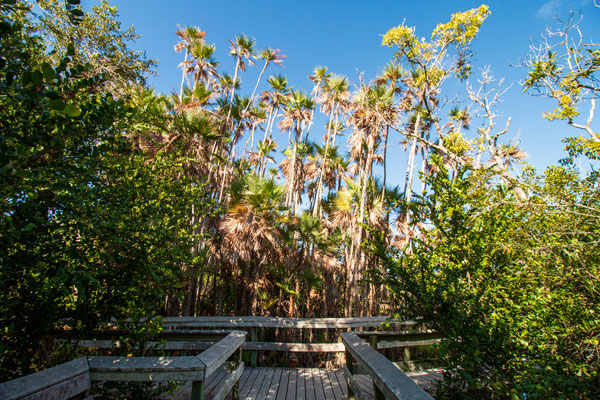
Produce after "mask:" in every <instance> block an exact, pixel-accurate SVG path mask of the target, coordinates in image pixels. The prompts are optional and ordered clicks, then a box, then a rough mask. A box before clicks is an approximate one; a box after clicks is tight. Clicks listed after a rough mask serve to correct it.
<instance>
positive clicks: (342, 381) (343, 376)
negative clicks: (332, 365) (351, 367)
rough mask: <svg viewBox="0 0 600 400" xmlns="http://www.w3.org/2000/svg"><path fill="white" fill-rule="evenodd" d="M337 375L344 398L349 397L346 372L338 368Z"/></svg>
mask: <svg viewBox="0 0 600 400" xmlns="http://www.w3.org/2000/svg"><path fill="white" fill-rule="evenodd" d="M335 377H336V378H337V380H338V383H339V384H340V388H341V389H342V393H343V395H344V398H347V397H348V385H346V374H345V373H344V370H343V369H338V370H336V371H335Z"/></svg>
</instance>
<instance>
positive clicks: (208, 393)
mask: <svg viewBox="0 0 600 400" xmlns="http://www.w3.org/2000/svg"><path fill="white" fill-rule="evenodd" d="M226 377H227V372H225V371H224V370H219V372H215V373H213V374H212V375H211V376H209V377H208V378H207V379H206V380H205V381H204V393H205V397H206V398H207V399H211V398H212V397H213V396H214V394H215V393H214V392H216V390H217V388H218V386H219V385H220V384H221V382H223V381H224V380H225V378H226Z"/></svg>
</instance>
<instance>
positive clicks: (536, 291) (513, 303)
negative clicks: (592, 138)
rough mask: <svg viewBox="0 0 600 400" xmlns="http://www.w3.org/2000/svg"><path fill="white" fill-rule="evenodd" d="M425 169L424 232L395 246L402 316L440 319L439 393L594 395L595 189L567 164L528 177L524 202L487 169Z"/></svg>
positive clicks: (597, 383) (391, 266) (391, 280)
mask: <svg viewBox="0 0 600 400" xmlns="http://www.w3.org/2000/svg"><path fill="white" fill-rule="evenodd" d="M437 164H438V166H439V168H440V169H441V172H440V174H439V175H438V176H436V177H434V178H429V180H428V181H429V183H430V184H431V192H432V193H431V195H430V196H428V197H426V198H424V200H423V202H422V203H415V204H414V205H413V207H414V211H415V215H416V217H415V219H416V220H417V221H418V223H420V224H425V225H421V226H427V227H429V229H424V228H423V230H422V236H421V237H419V238H415V239H414V241H413V243H412V244H411V246H410V248H409V249H407V250H406V251H405V252H403V253H401V254H395V255H393V256H390V255H389V254H385V253H386V251H385V250H381V249H380V254H384V256H383V257H384V259H386V260H387V266H388V270H389V275H388V276H387V281H386V283H387V284H388V286H389V287H390V288H391V289H392V290H393V291H394V292H395V293H396V295H397V296H398V297H399V299H400V300H401V301H402V304H403V305H404V308H403V309H402V312H404V313H405V315H406V316H407V317H409V318H419V320H420V321H421V322H423V323H426V324H428V325H429V326H431V327H433V328H436V329H439V330H440V331H441V332H443V333H444V335H446V337H447V339H446V340H445V341H444V342H443V344H442V345H441V353H442V355H443V361H444V363H445V366H446V368H447V370H446V373H445V380H444V382H443V384H442V386H441V387H440V388H439V390H438V393H437V396H439V397H440V398H465V396H467V397H471V398H508V397H511V398H517V399H518V398H527V399H532V398H539V399H542V398H549V397H552V398H593V397H597V396H598V395H599V394H600V393H599V392H598V388H599V387H600V376H599V375H598V371H599V370H600V365H599V362H598V360H600V357H599V355H600V353H599V348H600V347H599V346H598V345H597V343H598V340H599V337H600V318H599V317H598V313H599V312H600V308H599V304H600V301H599V300H600V298H599V293H600V292H599V291H598V288H599V287H600V279H599V278H598V277H599V276H600V269H599V267H598V266H599V265H600V263H599V261H600V260H599V259H598V254H600V252H599V251H598V250H599V249H598V247H599V246H598V240H599V239H600V225H599V224H598V220H600V218H599V217H600V209H599V208H598V204H600V202H599V200H600V198H599V197H600V190H599V187H598V183H599V182H598V181H597V178H589V179H579V178H578V175H577V174H576V173H575V172H573V171H570V170H566V169H563V168H551V169H549V170H548V171H547V172H546V174H545V176H544V177H536V176H535V175H534V174H533V172H531V171H529V172H528V173H527V175H526V182H527V187H528V188H529V191H530V199H529V201H528V202H526V203H524V202H520V201H519V200H518V198H517V197H516V196H515V195H514V194H513V192H512V191H511V190H510V188H506V187H503V186H501V185H496V184H493V180H492V179H493V176H486V175H477V174H471V175H468V174H467V173H466V171H461V172H460V173H458V174H457V175H456V177H455V178H450V176H449V174H448V172H447V171H446V170H444V168H443V166H442V165H441V163H440V162H439V160H438V162H437Z"/></svg>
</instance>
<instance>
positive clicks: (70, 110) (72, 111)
mask: <svg viewBox="0 0 600 400" xmlns="http://www.w3.org/2000/svg"><path fill="white" fill-rule="evenodd" d="M62 112H63V113H64V114H67V115H68V116H69V117H78V116H80V115H81V111H80V110H79V108H77V106H76V105H74V104H67V105H66V106H65V109H64V110H63V111H62Z"/></svg>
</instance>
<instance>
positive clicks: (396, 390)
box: [341, 332, 433, 400]
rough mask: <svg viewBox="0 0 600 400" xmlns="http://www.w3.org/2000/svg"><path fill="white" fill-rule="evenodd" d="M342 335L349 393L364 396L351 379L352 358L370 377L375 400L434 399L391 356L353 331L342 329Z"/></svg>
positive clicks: (352, 371) (361, 397)
mask: <svg viewBox="0 0 600 400" xmlns="http://www.w3.org/2000/svg"><path fill="white" fill-rule="evenodd" d="M341 338H342V343H343V344H344V346H345V348H346V366H345V367H344V372H345V374H346V379H347V382H348V393H349V395H350V396H352V397H354V395H356V397H357V398H359V399H364V397H365V396H364V395H363V394H362V392H361V390H360V387H359V386H358V385H357V383H356V381H355V379H354V365H353V361H354V360H356V361H357V362H358V363H359V365H360V366H361V367H362V368H363V369H364V370H365V371H367V373H368V374H369V375H370V376H371V378H372V379H373V389H374V392H375V399H376V400H378V399H384V398H385V399H397V400H429V399H433V397H431V396H430V395H429V394H428V393H427V392H425V391H424V390H423V389H422V388H421V387H420V386H419V385H417V384H416V383H414V382H413V381H412V380H411V379H410V378H409V377H408V376H407V375H406V374H405V373H404V372H402V371H401V370H400V369H399V368H397V367H396V366H395V365H394V364H393V363H392V362H391V361H390V360H388V359H387V358H386V357H385V356H383V355H382V354H381V353H379V352H378V351H377V350H375V349H373V348H372V347H371V346H369V345H368V344H367V343H366V342H365V341H363V340H362V339H361V338H360V337H359V336H358V335H357V334H356V333H355V332H344V333H342V334H341ZM350 396H349V397H350ZM352 397H350V398H352Z"/></svg>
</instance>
